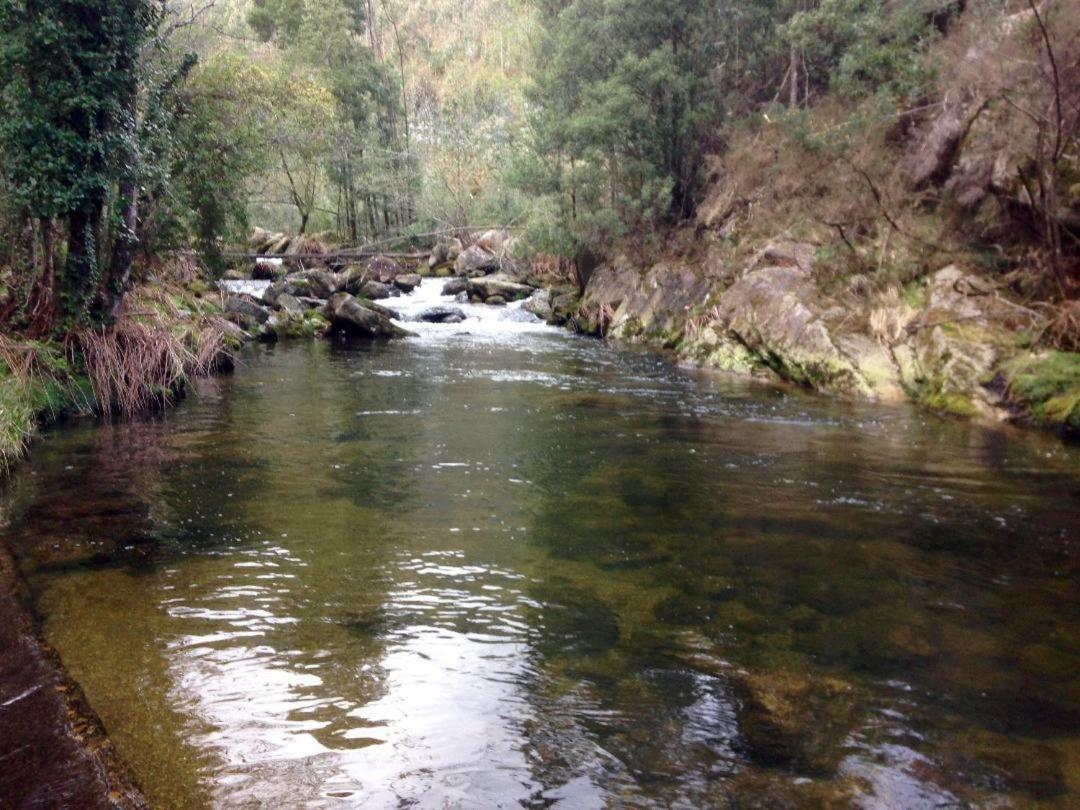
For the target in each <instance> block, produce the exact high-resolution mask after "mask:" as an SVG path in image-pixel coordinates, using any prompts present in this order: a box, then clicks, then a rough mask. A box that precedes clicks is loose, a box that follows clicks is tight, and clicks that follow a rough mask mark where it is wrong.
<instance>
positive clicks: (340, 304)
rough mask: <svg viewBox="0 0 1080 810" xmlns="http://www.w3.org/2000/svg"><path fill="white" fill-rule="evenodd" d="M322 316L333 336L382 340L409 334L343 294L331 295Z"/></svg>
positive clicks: (356, 300)
mask: <svg viewBox="0 0 1080 810" xmlns="http://www.w3.org/2000/svg"><path fill="white" fill-rule="evenodd" d="M322 314H323V315H324V317H326V319H327V320H328V321H329V322H330V332H331V333H333V334H339V335H344V336H347V337H362V338H383V339H385V338H396V337H405V336H406V335H408V334H409V333H408V332H406V331H405V330H404V329H401V328H399V327H397V326H395V325H394V324H393V323H392V322H391V321H390V318H388V317H387V316H386V315H384V314H383V313H382V312H379V311H377V310H376V309H374V308H371V307H366V306H364V304H363V303H361V302H360V301H359V299H357V298H356V297H354V296H352V295H349V294H348V293H345V292H339V293H335V294H334V295H332V296H331V297H330V300H329V301H327V302H326V306H325V307H324V308H323V313H322Z"/></svg>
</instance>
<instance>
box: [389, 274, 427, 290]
mask: <svg viewBox="0 0 1080 810" xmlns="http://www.w3.org/2000/svg"><path fill="white" fill-rule="evenodd" d="M421 281H422V279H421V278H420V275H419V273H402V274H401V275H399V276H397V277H395V278H394V286H395V287H397V288H398V289H399V290H401V291H402V292H412V291H413V290H415V289H416V288H417V287H419V286H420V282H421Z"/></svg>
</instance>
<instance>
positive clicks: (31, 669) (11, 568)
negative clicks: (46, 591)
mask: <svg viewBox="0 0 1080 810" xmlns="http://www.w3.org/2000/svg"><path fill="white" fill-rule="evenodd" d="M0 650H2V651H3V652H2V654H0V723H2V726H3V730H4V733H3V735H0V763H3V767H0V797H2V799H0V806H3V807H10V808H20V807H85V808H123V809H124V810H128V809H129V808H145V807H149V804H148V803H147V802H146V800H145V798H144V797H143V795H142V793H141V791H140V790H139V788H138V787H137V786H136V784H135V782H134V781H133V779H132V777H131V775H130V773H129V772H128V770H127V768H126V766H125V765H124V763H123V762H122V761H121V759H120V757H119V756H118V754H117V752H116V749H115V747H114V746H113V744H112V742H111V741H110V740H109V738H108V735H107V734H106V731H105V728H104V726H103V725H102V723H101V720H100V719H99V718H98V716H97V714H96V713H95V712H94V710H93V709H92V708H91V707H90V705H89V703H87V701H86V698H85V696H84V695H83V692H82V689H81V688H80V687H79V685H78V684H77V683H76V682H75V681H74V680H73V679H72V678H71V676H70V675H69V674H68V672H67V670H66V669H65V668H64V665H63V663H62V662H61V661H60V657H59V656H58V655H57V653H56V651H55V650H53V648H52V647H51V646H50V645H49V644H48V643H47V642H46V641H45V640H44V639H43V638H42V636H41V633H40V630H39V625H38V622H37V621H36V618H35V615H34V611H33V607H32V606H31V603H30V596H29V593H28V592H27V590H26V585H25V583H24V582H23V580H22V577H21V576H20V574H19V572H18V569H17V567H16V564H15V561H14V560H13V559H12V557H11V555H10V554H9V552H8V550H7V549H6V548H5V547H4V545H3V544H0Z"/></svg>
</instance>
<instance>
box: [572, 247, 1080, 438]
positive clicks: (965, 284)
mask: <svg viewBox="0 0 1080 810" xmlns="http://www.w3.org/2000/svg"><path fill="white" fill-rule="evenodd" d="M823 276H824V272H823V270H822V268H821V266H820V263H819V261H818V258H817V252H816V249H815V247H814V246H813V245H811V244H806V243H799V242H795V241H790V240H779V241H775V242H772V243H769V244H767V245H766V246H764V247H763V248H762V249H761V250H759V251H758V252H757V253H755V254H754V255H753V257H752V258H751V259H750V260H749V261H746V262H744V263H741V264H737V263H730V262H728V261H725V260H724V259H723V258H721V257H720V256H719V255H718V252H710V251H707V250H706V251H705V253H704V255H699V256H698V257H696V258H695V259H694V260H692V261H687V260H677V261H666V262H656V263H652V264H648V265H646V266H641V265H640V264H636V263H635V262H633V261H631V260H630V259H629V258H627V257H626V256H620V257H617V258H615V259H614V260H613V261H610V262H608V263H605V264H602V265H601V266H600V267H598V268H597V270H596V271H595V272H594V273H593V274H592V276H591V278H590V279H589V281H588V284H587V286H586V288H585V293H584V296H583V297H582V301H581V307H580V312H579V314H578V316H577V317H576V319H575V323H576V324H577V325H578V326H579V328H581V329H582V330H583V331H587V332H591V333H594V334H602V335H605V336H607V337H610V338H613V339H615V340H619V341H624V342H630V343H637V344H643V345H648V346H655V347H658V348H663V349H667V350H671V351H673V352H675V353H676V355H677V356H678V357H679V359H680V360H681V361H683V362H686V363H690V364H693V365H698V366H702V367H707V368H716V369H720V370H723V371H730V372H736V373H740V374H749V375H754V376H761V377H767V378H771V379H779V380H784V381H788V382H793V383H796V384H798V385H802V386H805V387H808V388H812V389H814V390H816V391H821V392H823V393H827V394H833V395H841V396H852V397H861V398H869V399H874V400H879V401H883V402H895V401H904V400H911V401H914V402H917V403H919V404H921V405H924V406H926V407H928V408H930V409H932V410H936V411H940V412H944V413H949V414H953V415H957V416H964V417H972V418H977V419H980V420H984V421H988V422H1012V423H1021V424H1033V425H1037V426H1042V427H1050V428H1055V429H1058V430H1060V431H1062V432H1063V433H1066V434H1073V435H1075V434H1076V433H1077V431H1078V430H1080V355H1077V354H1075V353H1070V352H1060V351H1039V350H1036V349H1033V348H1032V345H1033V344H1034V342H1035V340H1034V338H1035V335H1036V334H1037V330H1038V328H1039V324H1040V321H1041V318H1040V316H1039V313H1037V312H1036V311H1034V310H1032V309H1030V308H1028V307H1026V306H1024V305H1022V304H1021V303H1018V302H1016V301H1014V300H1012V298H1011V296H1010V295H1009V294H1008V292H1007V290H1005V289H1002V288H1001V287H999V286H997V285H995V284H994V283H993V282H992V281H990V280H988V279H987V278H986V277H985V276H981V275H978V274H975V273H973V272H969V271H966V270H964V269H962V268H960V267H958V266H955V265H949V266H946V267H943V268H941V269H940V270H938V271H936V272H934V273H931V274H929V275H927V276H926V277H925V278H924V279H923V280H922V281H920V282H918V283H917V284H913V285H908V286H907V287H905V288H903V289H901V288H899V287H891V288H888V289H886V290H884V291H881V290H880V289H877V288H875V286H874V285H873V284H871V283H870V280H869V279H867V278H862V277H858V276H856V277H853V278H849V279H846V281H845V283H844V284H843V285H842V286H837V287H835V288H834V289H828V288H827V285H826V283H824V279H823Z"/></svg>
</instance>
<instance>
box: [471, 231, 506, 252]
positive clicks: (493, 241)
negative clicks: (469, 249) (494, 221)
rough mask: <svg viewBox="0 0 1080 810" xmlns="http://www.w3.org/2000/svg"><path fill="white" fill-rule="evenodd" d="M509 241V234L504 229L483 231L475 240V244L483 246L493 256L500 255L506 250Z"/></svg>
mask: <svg viewBox="0 0 1080 810" xmlns="http://www.w3.org/2000/svg"><path fill="white" fill-rule="evenodd" d="M509 243H510V234H508V233H507V232H506V231H498V230H492V231H485V232H484V233H482V234H480V236H479V237H478V238H477V240H476V244H477V246H479V247H481V248H483V249H484V250H486V251H487V252H488V253H490V254H492V255H493V256H501V255H503V253H505V252H506V249H507V247H508V246H509Z"/></svg>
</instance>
